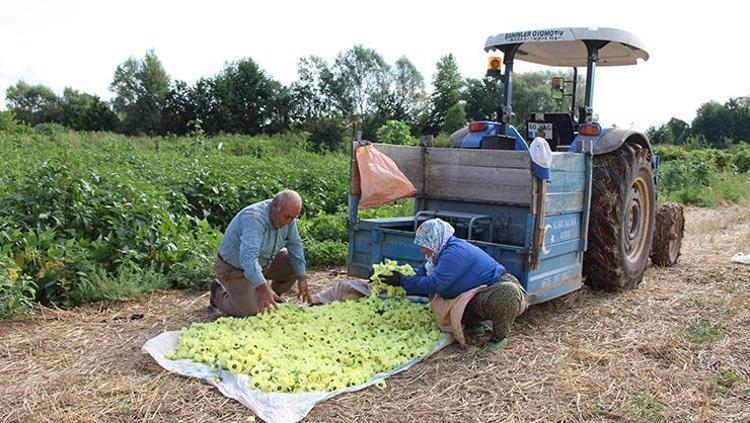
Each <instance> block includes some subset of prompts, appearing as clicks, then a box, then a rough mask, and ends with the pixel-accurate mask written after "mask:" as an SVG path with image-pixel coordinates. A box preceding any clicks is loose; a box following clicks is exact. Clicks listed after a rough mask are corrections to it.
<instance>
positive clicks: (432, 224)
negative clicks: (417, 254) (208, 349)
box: [414, 218, 455, 274]
mask: <svg viewBox="0 0 750 423" xmlns="http://www.w3.org/2000/svg"><path fill="white" fill-rule="evenodd" d="M454 232H455V229H453V226H451V225H450V224H449V223H448V222H445V221H443V220H441V219H439V218H435V219H430V220H428V221H426V222H424V223H422V224H421V225H419V227H418V228H417V234H416V235H415V236H414V243H415V244H417V245H419V246H420V247H424V248H427V249H428V250H430V251H432V257H426V258H427V261H426V262H425V270H426V271H427V274H430V272H432V269H433V268H434V267H435V264H436V262H437V259H438V256H439V255H440V251H442V249H443V247H445V244H446V243H447V242H448V239H450V237H451V236H453V233H454Z"/></svg>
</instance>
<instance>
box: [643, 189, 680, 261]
mask: <svg viewBox="0 0 750 423" xmlns="http://www.w3.org/2000/svg"><path fill="white" fill-rule="evenodd" d="M684 233H685V215H684V212H683V209H682V206H681V205H679V204H676V203H666V204H664V205H663V206H661V208H660V209H659V211H658V212H656V228H655V230H654V245H653V247H652V248H651V262H652V263H653V264H655V265H657V266H663V267H670V266H673V265H674V264H675V263H677V259H678V258H679V257H680V247H681V246H682V237H683V235H684Z"/></svg>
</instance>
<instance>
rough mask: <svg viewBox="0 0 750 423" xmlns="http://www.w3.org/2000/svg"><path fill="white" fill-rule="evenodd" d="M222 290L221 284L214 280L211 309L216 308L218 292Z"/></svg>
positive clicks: (210, 300)
mask: <svg viewBox="0 0 750 423" xmlns="http://www.w3.org/2000/svg"><path fill="white" fill-rule="evenodd" d="M219 288H221V284H220V283H219V281H218V280H216V279H214V281H213V283H212V284H211V297H210V299H209V300H208V302H209V303H211V307H213V308H216V291H218V290H219Z"/></svg>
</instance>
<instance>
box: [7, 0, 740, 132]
mask: <svg viewBox="0 0 750 423" xmlns="http://www.w3.org/2000/svg"><path fill="white" fill-rule="evenodd" d="M691 3H694V4H691ZM741 3H742V2H740V1H737V0H732V1H729V0H713V1H710V2H706V1H701V2H687V1H671V0H670V1H656V0H649V1H642V0H619V1H610V0H599V1H588V2H579V1H557V2H552V1H546V0H537V1H513V2H504V1H497V0H495V1H471V0H465V1H462V2H450V3H447V2H445V3H444V2H440V1H406V0H401V1H391V0H380V1H368V2H358V1H356V0H349V1H322V0H319V1H315V2H313V1H293V0H272V1H261V2H254V1H226V0H212V1H202V2H201V1H192V0H184V1H168V0H150V1H143V0H129V1H117V2H115V1H107V0H99V1H84V0H59V1H45V0H24V1H19V0H0V97H1V99H0V109H4V108H5V107H6V104H5V91H6V89H7V88H8V87H9V86H12V85H14V84H16V82H18V81H19V80H24V81H26V82H28V83H30V84H42V85H45V86H47V87H49V88H51V89H53V90H54V91H55V92H56V93H57V94H58V95H59V94H62V91H63V89H64V88H65V87H72V88H74V89H76V90H79V91H83V92H87V93H91V94H96V95H99V96H100V97H101V98H103V99H110V98H111V97H112V92H111V91H109V84H110V82H111V81H112V76H113V74H114V70H115V68H116V67H117V65H118V64H120V63H122V62H124V61H125V60H126V59H127V58H128V57H131V56H134V57H136V58H142V57H143V56H144V55H145V53H146V51H147V50H149V49H154V51H155V52H156V54H157V56H158V57H159V58H160V59H161V61H162V64H163V66H164V68H165V69H166V71H167V73H168V74H169V75H170V77H171V78H172V79H179V80H183V81H186V82H189V83H193V82H195V81H196V80H197V79H199V78H201V77H209V76H213V75H216V74H217V73H219V72H220V71H221V69H222V68H223V67H224V64H225V63H227V62H229V61H234V60H238V59H241V58H246V57H250V58H252V59H253V60H254V61H255V62H256V63H258V64H259V65H260V67H261V68H263V69H264V70H265V72H266V73H267V74H268V75H269V76H271V77H272V78H274V79H276V80H278V81H280V82H282V83H284V84H289V83H291V82H293V81H295V80H296V78H297V61H298V60H299V59H300V58H301V57H304V56H308V55H316V56H320V57H322V58H324V59H326V60H327V61H328V62H329V63H333V61H334V59H335V57H336V55H337V54H338V53H339V52H341V51H345V50H348V49H350V48H351V47H352V46H354V45H355V44H361V45H363V46H365V47H368V48H372V49H374V50H375V51H377V52H378V53H380V54H381V55H382V56H383V57H384V58H385V60H386V61H387V62H388V63H389V64H393V63H395V62H396V60H397V59H398V58H400V57H401V56H406V57H407V58H408V59H409V60H410V61H411V62H412V63H413V64H414V65H415V66H416V67H417V69H418V70H419V71H420V72H421V73H422V75H423V76H424V77H425V81H426V82H427V83H428V84H427V87H428V89H431V86H430V84H429V83H430V82H431V81H432V78H433V74H434V72H435V64H436V63H437V61H438V60H439V59H440V57H441V56H443V55H445V54H448V53H452V54H453V55H454V56H455V57H456V60H457V62H458V65H459V69H460V71H461V74H462V76H464V77H470V78H480V77H482V75H483V74H484V71H485V65H486V60H487V57H488V56H489V54H488V53H485V52H484V50H483V47H484V42H485V40H486V39H487V37H488V36H490V35H495V34H498V33H504V32H513V31H524V30H534V29H546V28H558V27H613V28H618V29H623V30H626V31H629V32H631V33H633V34H635V35H636V36H637V37H638V38H640V39H641V41H642V42H643V43H644V44H645V46H646V50H647V51H648V52H649V54H650V59H649V60H648V61H646V62H641V63H639V64H638V65H636V66H624V67H607V68H605V67H600V68H599V69H598V70H597V74H596V84H595V91H594V111H595V113H596V114H597V115H598V116H599V119H600V122H601V123H602V124H604V125H605V126H606V125H612V124H615V125H617V126H618V127H633V128H635V129H640V130H645V129H647V128H648V127H649V126H651V125H661V124H663V123H665V122H666V121H668V120H669V119H670V118H671V117H677V118H680V119H683V120H685V121H687V122H688V123H690V122H691V121H692V119H693V118H694V117H695V112H696V110H697V109H698V107H700V106H701V104H703V103H705V102H707V101H711V100H714V101H718V102H721V103H723V102H725V101H726V100H728V99H729V98H730V97H738V96H747V95H750V53H748V51H750V50H749V48H748V44H750V32H748V20H747V14H746V12H744V11H742V9H741V6H740V4H741ZM589 7H590V8H591V9H590V10H589V9H587V8H589ZM540 69H545V68H544V67H541V66H538V65H531V64H525V63H521V62H518V61H517V62H516V63H515V66H514V70H515V71H520V72H523V71H535V70H540ZM546 69H552V68H546ZM582 71H583V72H584V73H585V69H582Z"/></svg>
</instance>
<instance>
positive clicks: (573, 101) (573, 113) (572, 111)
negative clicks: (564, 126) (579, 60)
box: [570, 67, 578, 119]
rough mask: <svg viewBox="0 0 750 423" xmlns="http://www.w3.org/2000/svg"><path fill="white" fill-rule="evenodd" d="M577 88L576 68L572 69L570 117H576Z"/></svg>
mask: <svg viewBox="0 0 750 423" xmlns="http://www.w3.org/2000/svg"><path fill="white" fill-rule="evenodd" d="M577 87H578V68H577V67H573V94H572V96H573V97H572V98H571V99H570V115H571V116H573V119H575V117H576V88H577Z"/></svg>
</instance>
